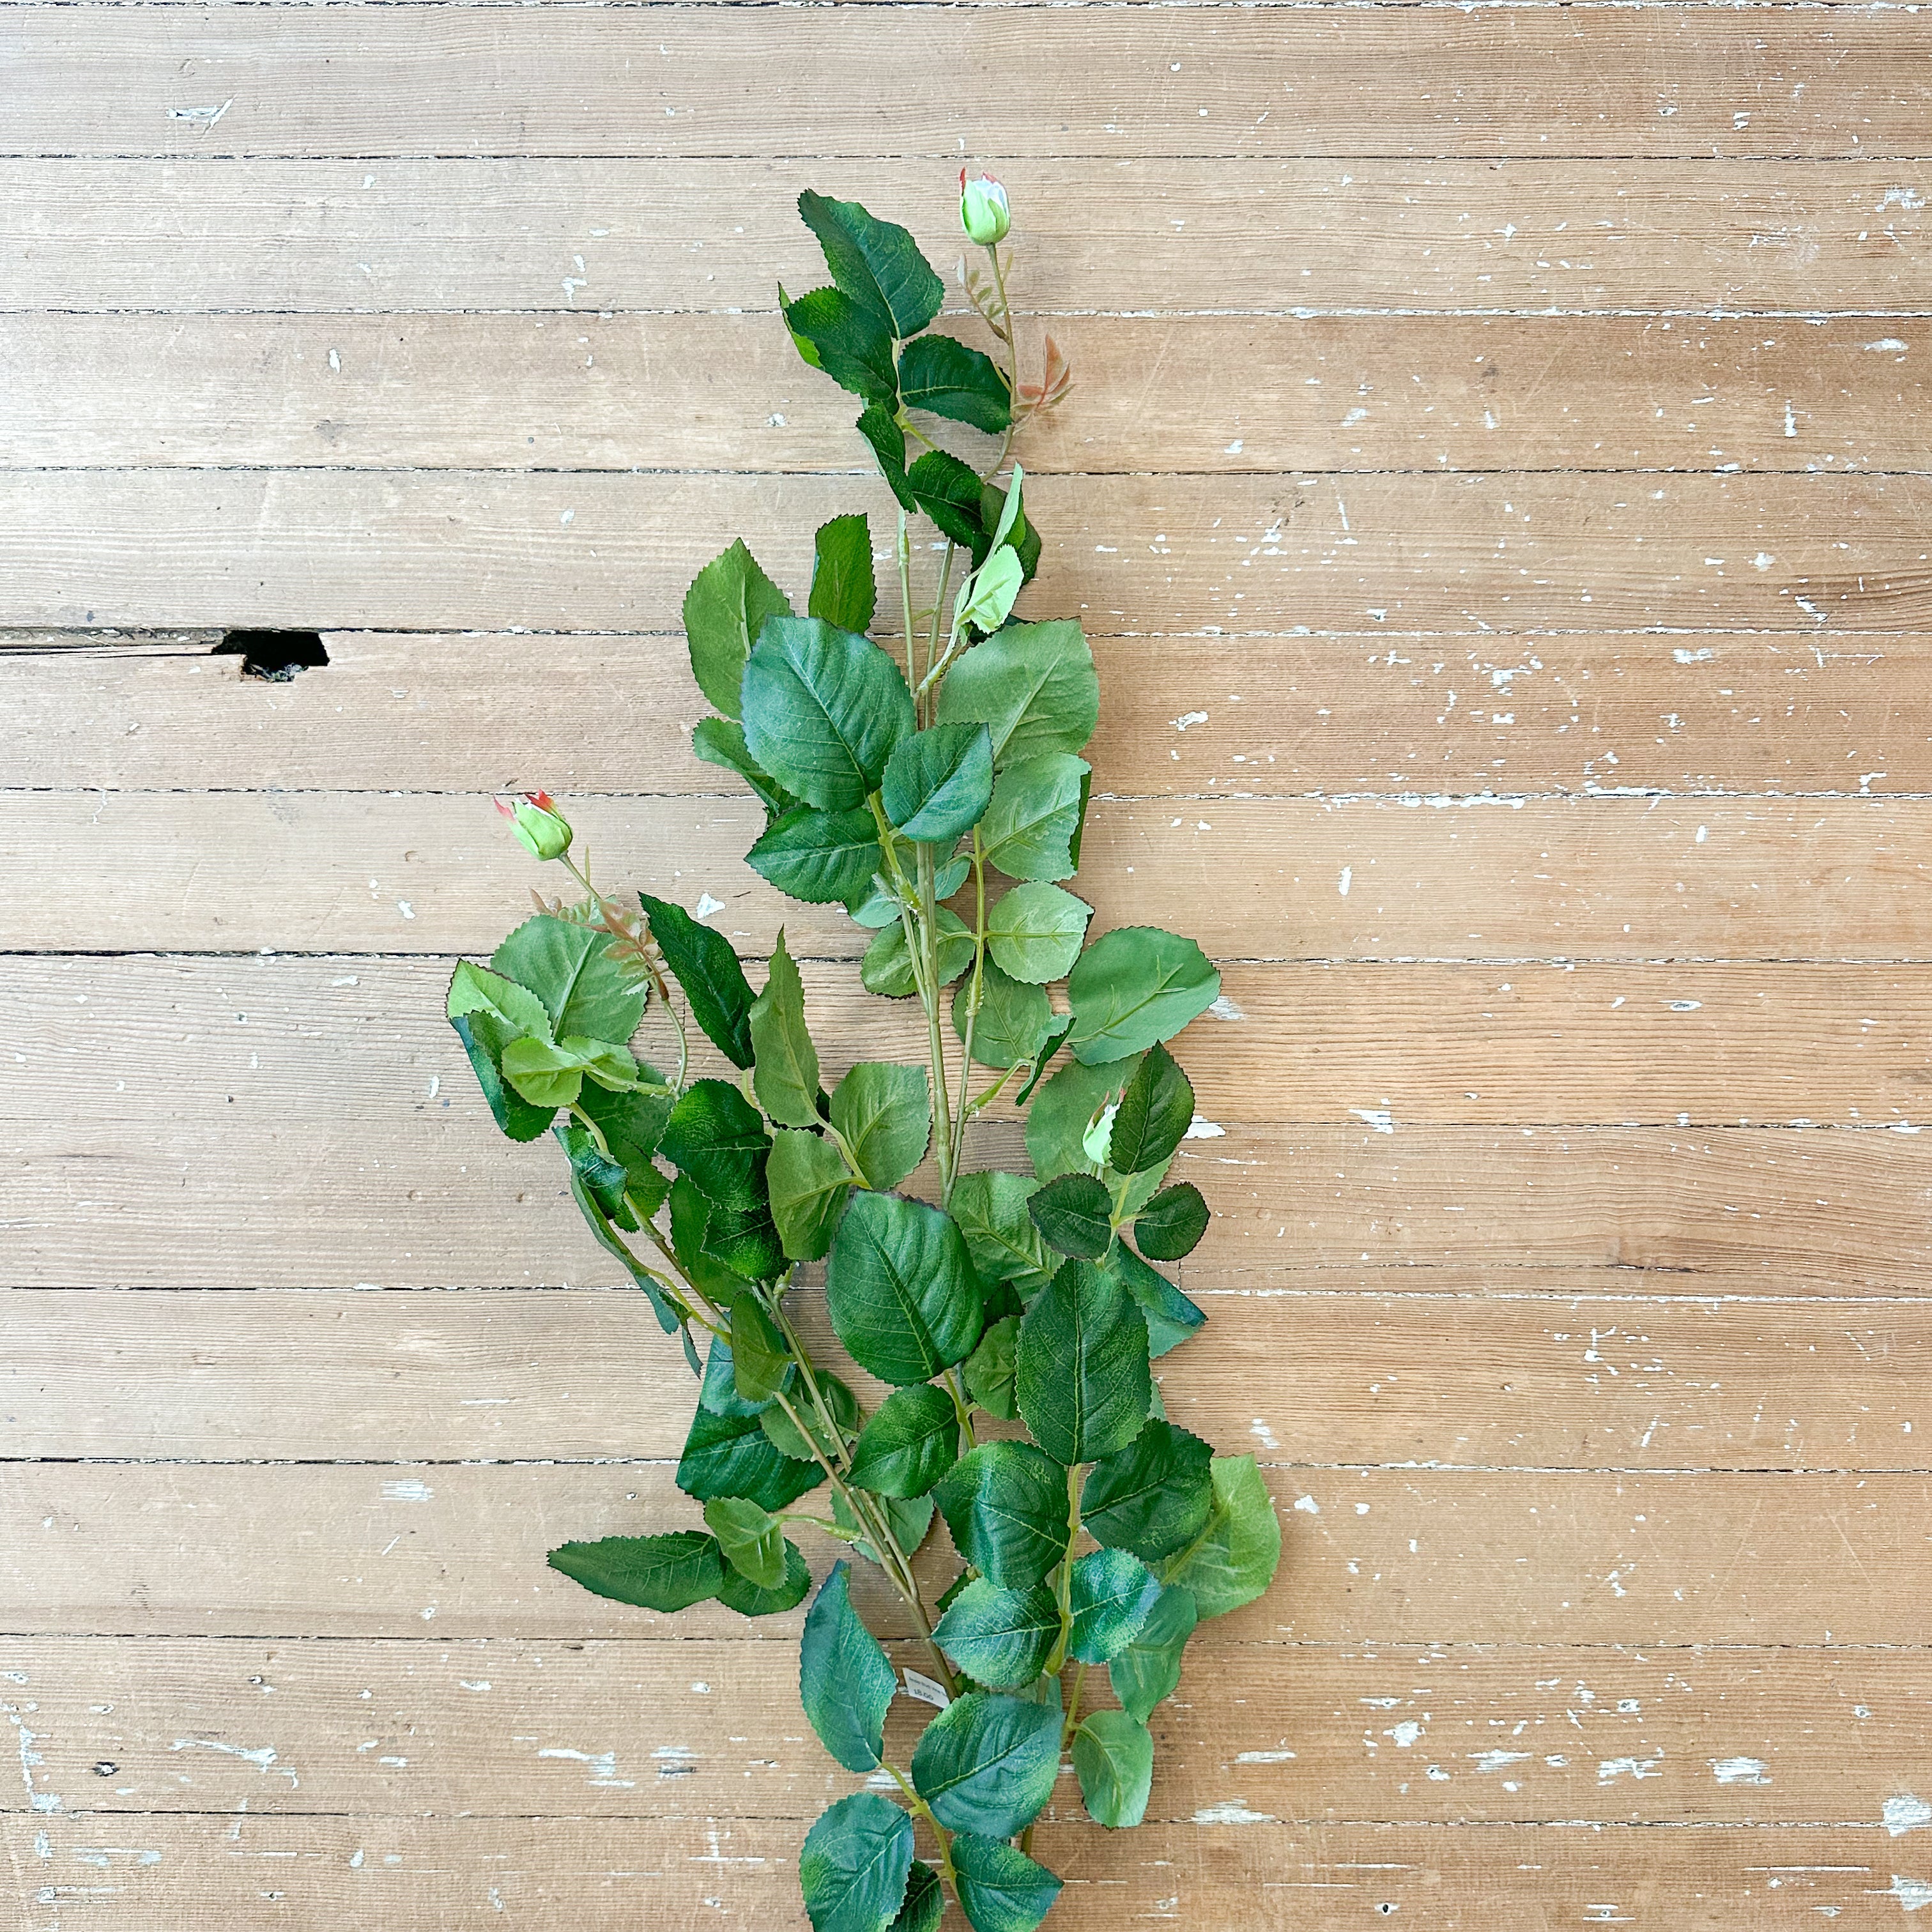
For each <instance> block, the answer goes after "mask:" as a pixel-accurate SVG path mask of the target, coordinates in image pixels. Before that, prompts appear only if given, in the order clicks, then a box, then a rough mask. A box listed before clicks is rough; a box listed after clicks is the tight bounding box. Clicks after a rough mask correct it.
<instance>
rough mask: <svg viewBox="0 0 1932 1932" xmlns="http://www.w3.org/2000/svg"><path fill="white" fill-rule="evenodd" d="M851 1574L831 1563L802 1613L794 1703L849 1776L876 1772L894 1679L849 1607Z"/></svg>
mask: <svg viewBox="0 0 1932 1932" xmlns="http://www.w3.org/2000/svg"><path fill="white" fill-rule="evenodd" d="M851 1574H852V1566H851V1565H850V1564H849V1563H835V1564H834V1565H832V1571H831V1574H829V1576H828V1577H826V1580H825V1581H824V1582H823V1583H821V1584H820V1586H819V1588H818V1595H817V1596H815V1597H814V1598H813V1599H812V1600H811V1609H810V1610H808V1611H807V1612H806V1613H805V1635H804V1637H803V1639H802V1642H801V1643H800V1645H799V1658H798V1688H799V1700H800V1701H801V1702H802V1703H803V1704H804V1706H805V1715H806V1716H807V1717H808V1718H810V1719H811V1728H812V1729H813V1730H814V1731H816V1732H817V1733H818V1741H819V1742H820V1744H822V1745H824V1747H825V1748H826V1750H827V1751H829V1752H830V1753H831V1754H832V1756H833V1757H835V1758H836V1759H837V1760H838V1762H839V1763H841V1764H842V1765H843V1766H844V1767H845V1769H847V1771H875V1770H877V1768H878V1764H879V1758H880V1753H881V1751H883V1748H884V1744H883V1740H884V1737H885V1728H886V1707H887V1706H889V1705H890V1703H892V1696H893V1693H894V1692H895V1691H896V1690H897V1689H898V1677H897V1676H896V1675H895V1673H894V1671H893V1670H892V1665H891V1664H890V1662H889V1661H888V1660H887V1658H886V1653H885V1652H884V1651H883V1649H880V1646H879V1640H878V1639H877V1637H874V1636H873V1634H871V1631H868V1629H867V1628H865V1625H864V1624H862V1622H860V1621H859V1613H858V1612H857V1611H856V1610H854V1609H853V1607H852V1598H851V1595H850V1582H851Z"/></svg>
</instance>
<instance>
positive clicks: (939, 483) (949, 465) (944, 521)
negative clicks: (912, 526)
mask: <svg viewBox="0 0 1932 1932" xmlns="http://www.w3.org/2000/svg"><path fill="white" fill-rule="evenodd" d="M906 480H907V483H908V484H909V485H910V488H911V490H912V493H913V497H914V498H915V499H916V501H917V503H918V505H919V508H921V509H922V510H923V511H925V512H926V514H927V515H928V516H929V517H931V518H932V520H933V521H934V522H935V523H937V524H938V526H939V528H940V529H941V532H942V533H943V534H944V535H947V536H949V537H950V538H952V539H953V541H954V542H955V543H956V544H965V546H966V547H968V549H969V550H974V552H975V553H977V552H978V551H979V550H980V548H981V547H983V546H984V545H985V544H986V541H987V538H986V531H985V530H984V529H983V528H982V526H981V525H980V478H979V477H978V475H977V474H976V473H975V472H974V471H973V470H971V469H968V467H967V466H966V465H965V463H962V462H961V461H960V460H959V458H958V457H956V456H950V455H947V453H946V452H945V451H944V450H940V449H929V450H928V451H927V452H926V454H925V455H923V456H922V457H921V458H919V460H918V461H917V462H916V463H914V464H913V466H912V467H911V469H909V470H908V471H907V472H906Z"/></svg>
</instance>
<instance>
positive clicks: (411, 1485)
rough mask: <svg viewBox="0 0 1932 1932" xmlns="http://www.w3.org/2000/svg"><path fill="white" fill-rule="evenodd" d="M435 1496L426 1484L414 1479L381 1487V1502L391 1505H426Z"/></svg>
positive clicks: (433, 1491)
mask: <svg viewBox="0 0 1932 1932" xmlns="http://www.w3.org/2000/svg"><path fill="white" fill-rule="evenodd" d="M435 1494H436V1492H435V1490H433V1489H431V1487H430V1486H429V1485H428V1484H427V1483H419V1482H418V1481H416V1480H415V1478H413V1477H412V1478H409V1479H407V1480H406V1481H402V1482H398V1483H385V1484H383V1501H384V1502H392V1503H426V1502H428V1501H429V1500H430V1499H431V1497H433V1496H434V1495H435Z"/></svg>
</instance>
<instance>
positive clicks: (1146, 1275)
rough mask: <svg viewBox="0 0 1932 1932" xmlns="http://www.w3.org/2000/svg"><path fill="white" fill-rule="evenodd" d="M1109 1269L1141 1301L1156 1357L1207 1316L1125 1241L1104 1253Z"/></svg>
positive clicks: (1181, 1340)
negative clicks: (1110, 1251) (1106, 1254)
mask: <svg viewBox="0 0 1932 1932" xmlns="http://www.w3.org/2000/svg"><path fill="white" fill-rule="evenodd" d="M1107 1268H1108V1271H1109V1273H1110V1274H1112V1275H1114V1276H1115V1277H1116V1279H1118V1280H1119V1281H1120V1282H1121V1284H1122V1285H1123V1286H1124V1287H1125V1288H1126V1289H1127V1292H1128V1293H1129V1294H1130V1295H1132V1296H1133V1298H1134V1299H1135V1300H1136V1301H1137V1302H1139V1304H1140V1306H1141V1313H1142V1314H1143V1315H1144V1316H1146V1317H1147V1325H1148V1354H1149V1355H1152V1356H1154V1357H1155V1358H1160V1356H1163V1355H1166V1353H1167V1352H1168V1351H1169V1349H1178V1347H1180V1346H1181V1343H1184V1341H1186V1340H1187V1338H1188V1337H1189V1336H1190V1335H1192V1334H1193V1333H1194V1332H1195V1331H1196V1330H1197V1329H1198V1328H1200V1327H1201V1326H1202V1324H1203V1323H1204V1322H1206V1321H1207V1319H1208V1317H1207V1316H1205V1314H1204V1313H1202V1310H1200V1309H1199V1307H1196V1304H1194V1303H1193V1302H1191V1301H1189V1300H1188V1298H1187V1296H1186V1295H1183V1294H1182V1293H1181V1291H1180V1289H1178V1288H1176V1287H1175V1285H1174V1284H1173V1283H1172V1282H1171V1281H1169V1280H1168V1278H1167V1277H1166V1275H1164V1274H1162V1273H1161V1272H1160V1271H1159V1269H1157V1268H1150V1267H1148V1265H1147V1263H1146V1262H1144V1261H1142V1259H1141V1258H1140V1256H1139V1255H1137V1254H1136V1253H1134V1251H1133V1249H1132V1248H1130V1247H1129V1246H1128V1245H1127V1243H1126V1242H1125V1241H1121V1242H1119V1243H1117V1244H1115V1248H1114V1251H1113V1253H1112V1254H1110V1255H1109V1256H1108V1257H1107Z"/></svg>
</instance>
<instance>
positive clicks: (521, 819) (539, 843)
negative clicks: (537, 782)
mask: <svg viewBox="0 0 1932 1932" xmlns="http://www.w3.org/2000/svg"><path fill="white" fill-rule="evenodd" d="M496 809H497V810H498V811H500V812H501V813H502V814H503V816H504V817H505V818H507V819H508V820H509V821H510V829H511V831H513V832H515V834H516V835H517V837H518V838H520V839H521V840H522V841H523V843H524V844H525V845H526V846H527V847H529V850H531V851H532V853H535V856H537V857H538V858H539V859H561V858H562V856H563V855H564V854H565V853H566V852H568V850H570V841H571V829H570V822H569V820H568V819H566V818H565V817H564V815H563V814H562V812H560V811H558V810H557V808H556V799H553V798H552V797H551V796H550V793H548V792H547V791H526V792H525V793H523V796H522V797H521V798H520V799H504V798H499V799H497V801H496Z"/></svg>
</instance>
